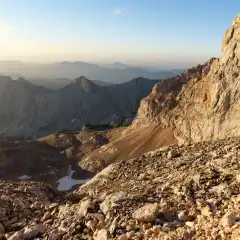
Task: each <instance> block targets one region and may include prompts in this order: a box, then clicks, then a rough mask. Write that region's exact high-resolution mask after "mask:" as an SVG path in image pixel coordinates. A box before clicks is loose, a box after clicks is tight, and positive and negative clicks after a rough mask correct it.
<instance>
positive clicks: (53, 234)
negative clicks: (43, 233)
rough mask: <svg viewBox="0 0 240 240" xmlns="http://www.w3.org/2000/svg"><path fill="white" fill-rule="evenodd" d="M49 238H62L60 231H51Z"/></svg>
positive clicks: (58, 239) (56, 239)
mask: <svg viewBox="0 0 240 240" xmlns="http://www.w3.org/2000/svg"><path fill="white" fill-rule="evenodd" d="M49 240H61V235H60V234H59V233H51V234H50V235H49Z"/></svg>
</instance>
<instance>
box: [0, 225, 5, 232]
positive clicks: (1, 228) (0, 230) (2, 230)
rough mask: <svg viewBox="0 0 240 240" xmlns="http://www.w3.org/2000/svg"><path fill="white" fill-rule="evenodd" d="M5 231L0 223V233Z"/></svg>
mask: <svg viewBox="0 0 240 240" xmlns="http://www.w3.org/2000/svg"><path fill="white" fill-rule="evenodd" d="M4 233H5V227H4V226H3V225H2V224H1V223H0V234H4Z"/></svg>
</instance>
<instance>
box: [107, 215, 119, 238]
mask: <svg viewBox="0 0 240 240" xmlns="http://www.w3.org/2000/svg"><path fill="white" fill-rule="evenodd" d="M118 219H119V217H115V218H114V220H113V221H112V224H111V226H110V228H109V232H110V234H113V233H114V232H115V230H116V228H117V222H118Z"/></svg>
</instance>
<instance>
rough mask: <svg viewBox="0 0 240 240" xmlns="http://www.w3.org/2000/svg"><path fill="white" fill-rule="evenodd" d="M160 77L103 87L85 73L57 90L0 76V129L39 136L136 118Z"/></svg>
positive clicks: (17, 135)
mask: <svg viewBox="0 0 240 240" xmlns="http://www.w3.org/2000/svg"><path fill="white" fill-rule="evenodd" d="M156 82H157V81H154V80H149V79H145V78H136V79H133V80H132V81H130V82H127V83H123V84H118V85H110V86H104V87H101V86H99V85H97V84H95V83H93V82H92V81H90V80H88V79H87V78H85V77H80V78H78V79H76V80H75V81H74V82H72V83H71V84H69V85H67V86H66V87H64V88H61V89H59V90H56V91H50V90H47V89H45V88H43V87H39V86H35V85H33V84H32V83H30V82H28V81H27V80H25V79H23V78H20V79H18V80H16V81H13V80H12V79H11V78H9V77H1V78H0V102H1V109H0V133H1V134H2V135H5V136H13V137H22V136H23V137H27V138H36V137H41V136H45V135H47V134H50V133H53V132H58V131H62V130H64V129H65V130H66V129H68V130H69V131H73V130H80V129H81V128H82V126H83V125H85V124H108V123H109V122H110V121H111V120H114V119H116V118H119V117H120V118H122V117H123V118H133V117H134V116H135V114H136V111H137V108H138V106H139V103H140V100H141V99H142V98H143V97H145V96H147V95H148V94H149V92H150V91H151V89H152V87H153V85H154V84H155V83H156Z"/></svg>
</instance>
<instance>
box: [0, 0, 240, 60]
mask: <svg viewBox="0 0 240 240" xmlns="http://www.w3.org/2000/svg"><path fill="white" fill-rule="evenodd" d="M239 12H240V1H239V0H229V1H226V0H201V1H200V0H0V60H23V61H43V62H44V61H62V60H68V61H76V60H78V61H92V62H116V61H118V62H124V63H130V62H135V63H137V62H138V63H148V64H155V63H156V62H164V61H166V62H167V61H169V62H171V61H172V62H203V61H205V60H207V59H208V58H210V57H213V56H214V57H218V56H219V55H220V54H221V43H222V38H223V34H224V32H225V31H226V30H227V28H228V27H230V26H231V23H232V20H233V18H234V17H236V16H237V14H238V13H239Z"/></svg>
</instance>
